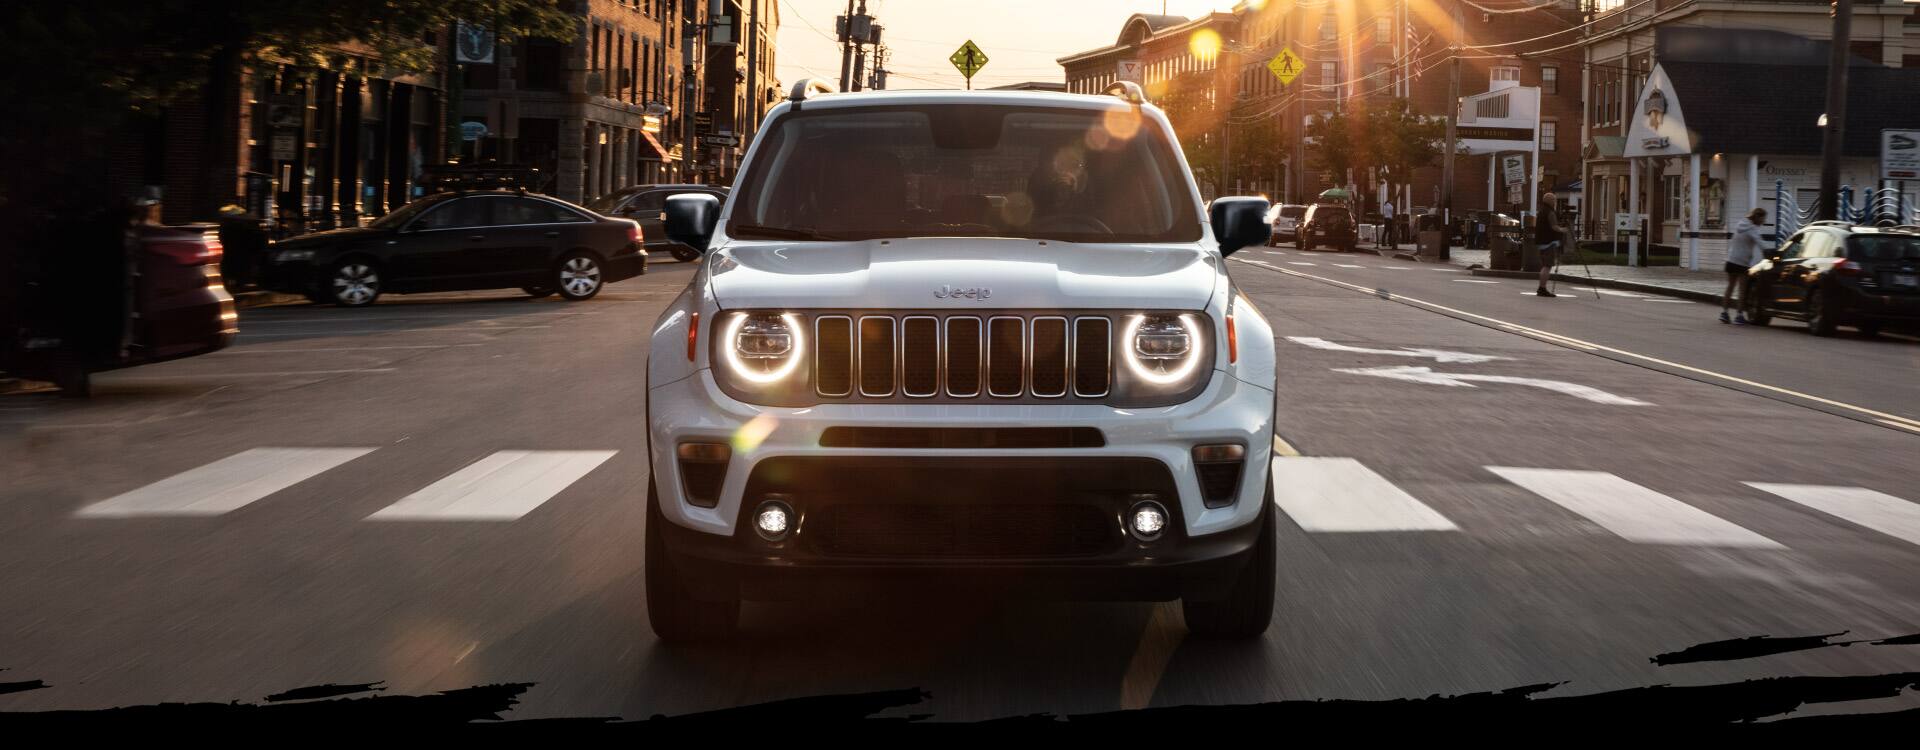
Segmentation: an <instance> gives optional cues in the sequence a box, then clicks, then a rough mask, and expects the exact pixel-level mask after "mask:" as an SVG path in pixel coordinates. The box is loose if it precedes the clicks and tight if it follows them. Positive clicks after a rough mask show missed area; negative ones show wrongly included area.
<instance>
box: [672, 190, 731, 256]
mask: <svg viewBox="0 0 1920 750" xmlns="http://www.w3.org/2000/svg"><path fill="white" fill-rule="evenodd" d="M719 222H720V199H719V198H715V197H713V196H711V195H702V194H699V193H681V194H679V195H671V196H668V197H667V210H666V224H667V226H666V229H667V239H670V240H673V241H674V242H678V243H680V244H682V245H686V246H687V247H691V248H693V249H695V250H698V251H700V252H702V253H705V252H706V251H707V245H708V244H710V243H712V242H713V228H714V225H716V224H718V223H719Z"/></svg>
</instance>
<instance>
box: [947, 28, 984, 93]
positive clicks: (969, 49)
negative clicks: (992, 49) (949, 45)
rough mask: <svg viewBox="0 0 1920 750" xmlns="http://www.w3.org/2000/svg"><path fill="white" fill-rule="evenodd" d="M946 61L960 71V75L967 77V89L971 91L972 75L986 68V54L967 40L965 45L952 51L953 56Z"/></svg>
mask: <svg viewBox="0 0 1920 750" xmlns="http://www.w3.org/2000/svg"><path fill="white" fill-rule="evenodd" d="M947 61H948V62H951V63H953V67H954V68H956V69H958V70H959V71H960V75H963V76H966V77H967V89H968V90H972V89H973V74H975V73H978V72H980V69H981V68H984V67H987V53H986V52H984V51H982V50H981V49H980V45H977V44H974V43H973V40H972V39H968V40H967V43H966V44H962V45H960V49H957V50H954V51H953V54H952V55H949V56H948V57H947Z"/></svg>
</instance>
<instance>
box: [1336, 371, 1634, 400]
mask: <svg viewBox="0 0 1920 750" xmlns="http://www.w3.org/2000/svg"><path fill="white" fill-rule="evenodd" d="M1334 372H1345V373H1351V374H1354V375H1372V376H1374V377H1379V378H1389V379H1392V380H1405V381H1408V382H1412V383H1425V384H1427V385H1444V386H1453V387H1466V388H1474V387H1476V386H1474V384H1473V383H1470V382H1467V381H1480V382H1486V383H1508V384H1512V385H1525V386H1532V387H1534V388H1544V389H1547V390H1549V391H1555V392H1558V393H1564V394H1566V395H1569V396H1573V397H1574V398H1579V399H1585V400H1587V401H1592V402H1594V403H1596V404H1607V405H1609V406H1652V405H1653V404H1649V403H1647V402H1645V401H1641V400H1639V399H1635V398H1628V397H1626V396H1617V395H1614V394H1612V393H1608V392H1606V391H1603V390H1600V389H1598V388H1594V387H1592V386H1586V385H1581V384H1579V383H1569V382H1566V381H1564V380H1547V379H1545V378H1522V377H1516V376H1513V375H1480V374H1477V373H1464V372H1434V371H1433V368H1431V367H1406V366H1400V367H1353V368H1336V369H1334Z"/></svg>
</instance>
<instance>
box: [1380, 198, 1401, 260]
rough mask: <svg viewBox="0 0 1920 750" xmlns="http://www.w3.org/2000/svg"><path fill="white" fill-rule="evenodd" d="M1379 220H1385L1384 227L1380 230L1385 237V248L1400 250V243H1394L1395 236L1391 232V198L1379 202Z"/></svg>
mask: <svg viewBox="0 0 1920 750" xmlns="http://www.w3.org/2000/svg"><path fill="white" fill-rule="evenodd" d="M1380 218H1382V219H1385V220H1386V224H1385V226H1383V227H1382V230H1383V231H1385V232H1386V235H1387V237H1386V240H1387V247H1390V248H1393V249H1395V250H1398V249H1400V243H1399V242H1397V241H1395V240H1396V236H1395V234H1394V231H1393V199H1392V198H1388V199H1386V200H1384V201H1381V202H1380Z"/></svg>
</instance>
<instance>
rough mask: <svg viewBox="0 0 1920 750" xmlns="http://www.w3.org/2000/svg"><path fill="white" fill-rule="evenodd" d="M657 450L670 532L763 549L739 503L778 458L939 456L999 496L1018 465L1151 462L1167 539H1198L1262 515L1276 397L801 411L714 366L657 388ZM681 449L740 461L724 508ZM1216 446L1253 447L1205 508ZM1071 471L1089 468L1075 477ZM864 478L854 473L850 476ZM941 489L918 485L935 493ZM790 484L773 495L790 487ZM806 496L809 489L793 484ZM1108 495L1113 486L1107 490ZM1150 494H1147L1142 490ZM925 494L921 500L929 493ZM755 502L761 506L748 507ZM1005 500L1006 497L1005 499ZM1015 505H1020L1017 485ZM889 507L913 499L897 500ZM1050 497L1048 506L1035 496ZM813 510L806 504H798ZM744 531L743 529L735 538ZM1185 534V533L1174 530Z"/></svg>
mask: <svg viewBox="0 0 1920 750" xmlns="http://www.w3.org/2000/svg"><path fill="white" fill-rule="evenodd" d="M647 407H649V414H647V420H649V426H647V428H649V447H651V466H653V478H655V485H657V491H659V497H660V514H662V516H664V518H666V522H668V524H670V526H674V527H680V529H685V531H695V533H699V535H707V537H714V539H726V541H741V543H745V541H747V539H751V541H755V543H758V537H756V535H755V533H753V531H747V529H743V527H741V526H743V524H741V518H743V516H745V512H743V506H745V510H747V512H751V506H753V504H758V495H753V493H756V491H760V493H764V491H768V489H762V487H758V485H755V481H756V474H758V476H760V480H758V481H762V483H764V481H766V480H764V478H766V472H756V470H758V468H760V466H762V464H766V466H778V464H772V462H776V460H814V462H818V460H837V462H843V466H854V464H858V462H860V460H881V462H906V460H937V462H939V470H941V472H945V470H948V468H954V466H958V468H960V470H956V472H945V474H941V480H939V481H937V483H939V485H941V487H943V489H945V487H956V489H958V491H956V493H952V495H950V497H954V499H960V497H968V495H972V497H993V495H995V493H996V491H1000V489H996V487H995V480H993V478H995V468H1004V466H1010V462H1041V464H1044V466H1050V468H1052V472H1056V474H1081V476H1085V474H1098V472H1102V470H1100V468H1098V466H1100V464H1102V462H1114V460H1140V462H1146V464H1150V466H1154V472H1158V476H1160V478H1162V480H1158V481H1164V487H1162V493H1164V495H1165V497H1164V499H1162V503H1164V504H1165V506H1167V508H1169V510H1171V514H1173V518H1175V524H1169V526H1171V527H1169V535H1177V537H1181V539H1200V537H1210V535H1219V533H1227V531H1233V529H1244V527H1248V526H1250V524H1252V522H1256V520H1258V518H1260V510H1261V506H1263V491H1265V485H1267V481H1265V472H1267V464H1269V457H1271V451H1273V391H1271V389H1265V387H1258V386H1250V384H1246V382H1240V380H1236V378H1233V376H1229V374H1225V372H1213V378H1212V382H1210V384H1208V387H1206V389H1204V391H1202V393H1200V395H1198V397H1196V399H1192V401H1187V403H1181V405H1173V407H1156V409H1116V407H1104V405H993V403H977V405H973V403H966V405H954V403H941V405H900V403H829V405H816V407H804V409H787V407H758V405H749V403H741V401H737V399H732V397H728V395H726V393H722V391H720V387H718V386H716V384H714V380H712V372H710V370H705V368H703V370H697V372H695V374H693V376H689V378H682V380H678V382H670V384H662V386H655V387H653V389H651V391H649V395H647ZM1035 426H1043V428H1094V430H1098V432H1100V434H1102V437H1104V445H1102V447H968V449H899V447H824V445H822V435H824V434H826V432H828V428H975V430H977V428H1035ZM684 441H707V443H730V445H732V457H730V460H728V464H726V470H724V480H722V481H720V491H718V501H716V503H714V504H712V506H699V504H695V503H691V501H689V499H687V493H685V485H684V480H682V472H680V464H678V458H676V447H678V445H680V443H684ZM1210 443H1238V445H1244V447H1246V457H1244V462H1242V466H1240V476H1238V483H1236V491H1235V495H1233V501H1231V503H1229V504H1223V506H1213V508H1208V503H1206V501H1204V491H1202V483H1200V474H1198V472H1196V468H1194V464H1192V447H1194V445H1210ZM1075 466H1079V468H1085V470H1089V472H1075ZM849 476H851V478H854V481H858V474H849ZM933 483H935V481H925V480H920V481H918V487H929V485H933ZM1087 487H1091V489H1102V485H1100V481H1094V480H1089V481H1081V483H1079V485H1075V487H1066V489H1062V493H1066V491H1068V489H1073V491H1079V489H1087ZM791 489H795V487H793V485H783V487H776V489H774V491H791ZM797 489H801V491H806V489H810V487H804V481H801V485H799V487H797ZM1108 489H1112V487H1108ZM1139 491H1148V489H1139ZM920 493H925V489H922V491H920ZM749 497H753V503H747V499H749ZM998 497H1008V495H998ZM1012 497H1021V495H1020V489H1014V495H1012ZM891 501H912V499H900V497H891ZM1039 501H1050V499H1039ZM797 510H801V514H803V516H804V514H806V508H797ZM735 531H739V533H735ZM1175 531H1177V533H1175Z"/></svg>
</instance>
